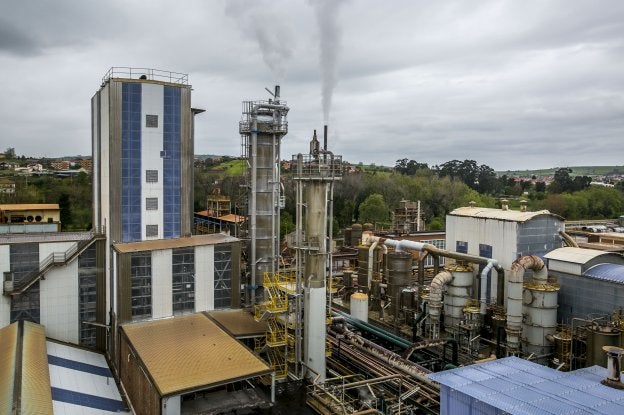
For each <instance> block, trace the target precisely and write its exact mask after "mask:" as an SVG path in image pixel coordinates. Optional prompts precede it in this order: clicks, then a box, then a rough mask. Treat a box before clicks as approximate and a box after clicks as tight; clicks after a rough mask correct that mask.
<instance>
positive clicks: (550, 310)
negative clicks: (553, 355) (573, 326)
mask: <svg viewBox="0 0 624 415" xmlns="http://www.w3.org/2000/svg"><path fill="white" fill-rule="evenodd" d="M558 294H559V285H557V284H555V283H551V282H547V281H545V280H544V281H541V280H540V281H535V280H534V281H528V282H525V283H524V291H523V294H522V297H523V298H522V303H523V305H524V323H523V325H522V326H523V327H522V334H523V337H524V339H525V340H524V352H525V353H535V354H536V355H544V354H547V353H550V352H551V351H552V347H553V344H552V343H551V342H550V341H548V339H547V338H546V336H548V335H553V334H555V332H556V331H557V296H558Z"/></svg>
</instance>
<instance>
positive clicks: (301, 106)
mask: <svg viewBox="0 0 624 415" xmlns="http://www.w3.org/2000/svg"><path fill="white" fill-rule="evenodd" d="M5 3H6V4H3V14H2V17H0V19H1V21H0V66H1V67H2V68H3V77H2V78H0V88H1V90H2V91H3V94H2V95H1V96H0V125H2V129H0V149H3V148H6V147H15V148H16V150H17V152H18V153H19V154H28V155H47V156H60V155H64V154H68V153H82V154H89V153H90V151H91V149H90V108H89V106H90V103H89V100H90V98H91V96H92V95H93V93H94V92H95V91H96V89H97V88H98V87H99V85H100V82H101V77H102V75H103V74H104V72H106V70H107V69H108V68H109V67H110V66H135V67H155V68H162V69H166V70H172V71H177V72H188V73H189V78H190V81H191V83H192V84H193V88H194V89H193V105H195V106H198V107H203V108H206V109H207V111H206V113H205V114H202V115H201V116H200V117H199V118H198V120H197V137H196V152H197V153H212V154H230V155H238V154H239V152H240V141H239V140H240V138H239V137H238V129H237V126H238V120H239V119H240V102H241V101H242V100H248V99H260V98H266V97H267V96H266V93H265V91H264V87H271V86H272V85H273V84H274V83H275V82H279V83H281V85H282V95H283V98H285V99H286V100H287V101H288V104H289V106H290V107H291V111H290V113H289V126H290V133H289V134H288V135H287V136H286V138H285V139H284V142H283V147H282V148H283V154H282V156H283V158H289V157H290V155H291V154H296V153H298V152H300V151H304V150H305V149H306V148H307V142H308V140H309V138H310V135H311V133H312V129H314V128H320V127H321V126H322V123H323V120H324V118H326V117H325V116H324V111H323V104H322V102H323V96H325V97H326V98H325V103H326V107H327V108H328V106H327V104H328V103H329V102H331V124H330V147H331V150H332V151H334V152H335V153H337V154H342V155H343V156H344V158H345V159H347V160H350V161H353V162H359V161H362V162H365V163H370V162H374V163H376V164H378V165H379V164H385V165H393V164H394V162H395V161H396V160H397V159H400V158H404V157H408V158H413V159H415V160H418V161H420V162H427V163H429V164H431V165H433V164H439V163H442V162H445V161H448V160H452V159H462V160H463V159H466V158H468V159H474V160H477V161H478V162H479V163H486V164H488V165H490V166H492V167H493V168H495V169H501V170H505V169H516V168H539V167H550V166H564V165H573V164H620V165H621V164H622V158H621V155H622V154H624V140H623V139H622V137H623V136H624V77H622V75H621V74H622V73H624V3H622V2H620V1H618V0H611V1H603V2H600V3H596V2H595V1H581V0H579V1H574V2H569V1H565V0H559V1H549V2H543V1H537V0H535V1H523V2H517V1H481V2H465V1H460V0H457V1H445V2H433V3H432V2H429V1H424V0H422V1H413V0H396V1H393V2H390V3H387V2H385V3H384V2H377V1H373V0H360V1H352V2H347V3H345V4H342V6H340V10H339V14H334V15H333V16H335V17H336V18H335V20H334V22H335V23H337V25H334V26H333V28H332V27H325V28H324V29H322V30H321V31H319V26H318V24H317V20H316V19H317V15H316V14H315V13H316V12H315V8H314V7H310V2H309V1H308V0H299V1H289V0H273V1H268V0H263V1H254V2H235V3H232V2H231V1H225V0H217V1H210V2H205V1H200V0H190V1H188V2H185V4H184V7H174V6H172V5H171V4H170V2H166V1H164V0H159V1H151V2H149V3H146V2H140V1H122V0H114V1H112V2H106V3H104V2H70V1H66V0H59V1H55V2H48V1H12V0H9V1H8V2H5ZM319 4H321V3H319ZM332 31H334V32H332ZM338 32H340V36H338V35H337V33H338ZM338 38H340V39H341V41H340V42H341V44H342V46H341V47H339V48H334V49H331V51H333V54H332V53H330V54H329V55H327V56H326V58H327V59H328V61H327V62H333V66H332V65H331V64H329V65H320V66H319V56H320V53H321V51H322V48H321V47H320V45H321V42H322V41H323V39H325V40H326V41H331V40H332V39H338ZM332 68H333V69H332ZM323 71H327V73H324V72H323ZM324 75H325V79H326V80H329V81H330V82H328V83H326V84H325V86H326V87H329V89H327V88H324V87H323V85H324V84H323V81H322V80H323V79H324ZM327 75H329V76H327ZM336 85H339V87H337V88H334V87H335V86H336ZM323 91H325V93H324V92H323ZM328 91H329V92H331V91H333V94H331V93H328ZM330 97H331V98H330ZM329 98H330V99H331V101H328V99H329ZM58 143H64V144H65V143H66V147H63V146H61V145H59V144H58Z"/></svg>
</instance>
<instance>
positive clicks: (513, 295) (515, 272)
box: [506, 255, 548, 355]
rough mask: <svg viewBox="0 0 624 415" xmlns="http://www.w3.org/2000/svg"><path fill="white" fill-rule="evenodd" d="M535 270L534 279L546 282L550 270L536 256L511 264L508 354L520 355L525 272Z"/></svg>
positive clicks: (508, 283) (508, 307)
mask: <svg viewBox="0 0 624 415" xmlns="http://www.w3.org/2000/svg"><path fill="white" fill-rule="evenodd" d="M527 269H531V270H533V272H534V274H533V277H534V278H535V279H536V280H539V281H546V279H547V277H548V270H547V269H546V267H545V266H544V261H542V259H541V258H540V257H538V256H535V255H526V256H523V257H520V258H518V259H516V260H515V261H514V262H513V263H512V264H511V273H510V274H509V278H508V280H507V328H506V329H507V353H508V354H510V355H515V354H517V353H518V346H519V344H520V334H521V333H522V288H523V287H522V283H523V282H524V271H525V270H527Z"/></svg>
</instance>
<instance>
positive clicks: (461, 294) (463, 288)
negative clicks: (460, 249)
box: [444, 264, 474, 332]
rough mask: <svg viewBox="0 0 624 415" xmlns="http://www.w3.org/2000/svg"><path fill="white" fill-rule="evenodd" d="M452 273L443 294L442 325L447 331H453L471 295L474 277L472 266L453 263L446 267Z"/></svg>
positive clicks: (457, 325)
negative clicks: (451, 277) (451, 278)
mask: <svg viewBox="0 0 624 415" xmlns="http://www.w3.org/2000/svg"><path fill="white" fill-rule="evenodd" d="M446 269H447V270H449V271H450V272H451V273H452V274H453V280H452V281H451V283H450V284H449V286H448V288H447V292H446V295H445V296H444V326H445V327H446V330H447V331H450V332H455V331H456V330H457V327H459V323H460V321H461V320H462V317H463V309H464V307H465V306H466V303H467V302H468V300H470V298H472V297H471V295H472V281H473V279H474V275H473V271H472V266H470V265H463V264H455V265H451V266H448V267H446Z"/></svg>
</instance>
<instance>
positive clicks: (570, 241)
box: [559, 231, 578, 248]
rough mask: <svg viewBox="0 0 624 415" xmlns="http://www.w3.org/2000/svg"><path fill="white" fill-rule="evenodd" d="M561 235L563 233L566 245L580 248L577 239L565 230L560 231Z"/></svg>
mask: <svg viewBox="0 0 624 415" xmlns="http://www.w3.org/2000/svg"><path fill="white" fill-rule="evenodd" d="M559 235H561V237H562V238H563V242H564V243H565V244H566V246H571V247H573V248H578V244H577V243H576V241H575V240H574V239H573V238H572V237H571V236H570V235H568V234H567V233H566V232H565V231H559Z"/></svg>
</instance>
